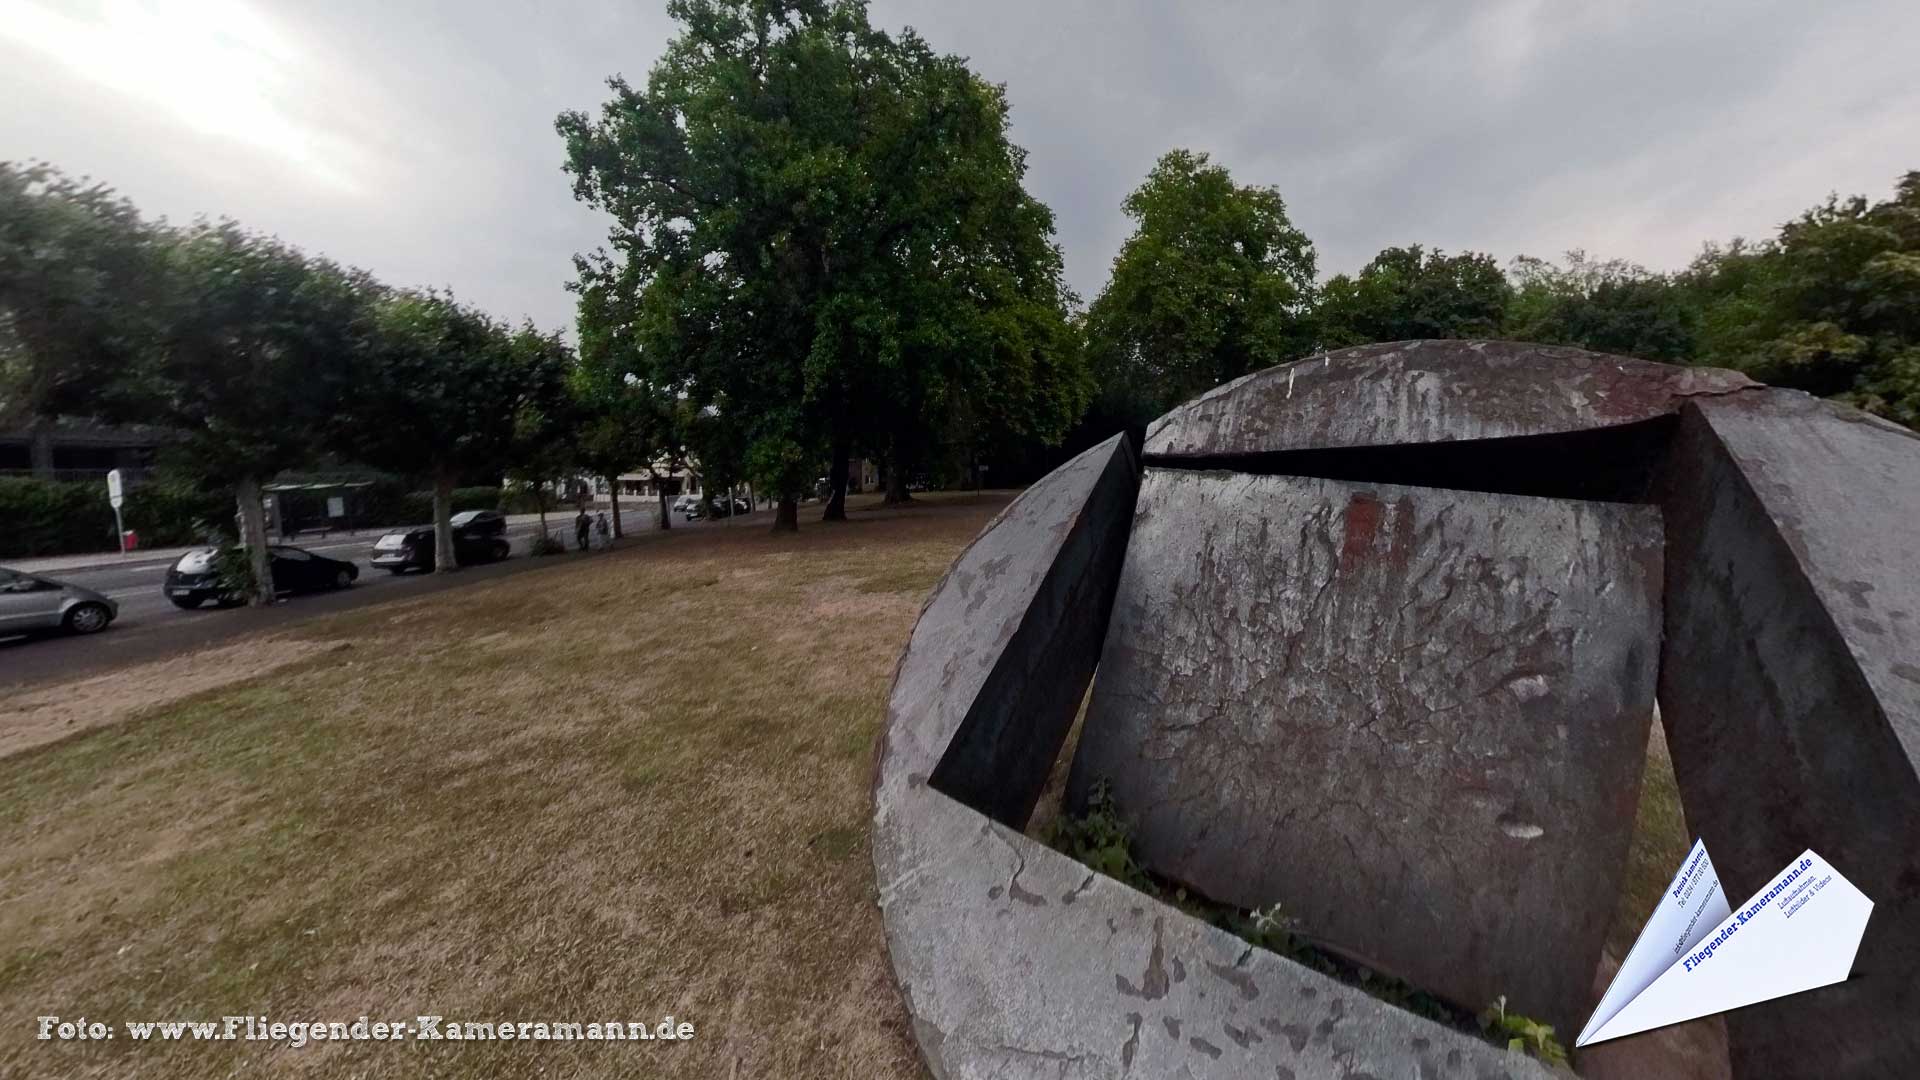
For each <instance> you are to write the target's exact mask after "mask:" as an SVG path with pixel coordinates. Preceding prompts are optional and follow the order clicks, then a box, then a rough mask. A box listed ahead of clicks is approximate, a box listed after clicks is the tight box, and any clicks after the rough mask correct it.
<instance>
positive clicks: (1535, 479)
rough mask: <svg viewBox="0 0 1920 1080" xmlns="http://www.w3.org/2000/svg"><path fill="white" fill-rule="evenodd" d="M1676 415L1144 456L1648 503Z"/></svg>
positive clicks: (1240, 468)
mask: <svg viewBox="0 0 1920 1080" xmlns="http://www.w3.org/2000/svg"><path fill="white" fill-rule="evenodd" d="M1674 428H1675V418H1674V417H1671V416H1662V417H1657V418H1655V419H1652V420H1642V421H1639V422H1638V423H1632V424H1621V425H1619V426H1616V427H1607V428H1594V429H1589V430H1586V431H1569V432H1558V433H1554V434H1549V435H1515V436H1511V437H1509V438H1503V439H1466V440H1461V441H1459V442H1433V443H1409V444H1404V445H1398V446H1342V447H1332V448H1326V449H1314V450H1274V451H1270V452H1267V453H1260V454H1210V455H1202V454H1147V455H1145V457H1144V459H1143V463H1144V464H1145V465H1147V466H1148V467H1150V468H1159V469H1193V470H1210V471H1214V470H1217V471H1226V472H1241V473H1257V474H1262V475H1269V476H1311V477H1318V478H1321V479H1326V480H1347V481H1353V482H1357V483H1368V484H1400V485H1404V486H1408V487H1427V488H1448V489H1452V490H1455V491H1485V492H1492V493H1495V494H1502V495H1535V496H1540V497H1544V498H1552V499H1584V500H1588V501H1593V502H1651V501H1653V499H1652V497H1651V494H1650V489H1651V486H1652V481H1653V478H1654V476H1655V474H1656V473H1657V472H1658V471H1659V468H1660V465H1661V463H1662V462H1663V461H1664V460H1665V458H1666V452H1667V445H1668V443H1669V442H1671V441H1672V438H1673V432H1674Z"/></svg>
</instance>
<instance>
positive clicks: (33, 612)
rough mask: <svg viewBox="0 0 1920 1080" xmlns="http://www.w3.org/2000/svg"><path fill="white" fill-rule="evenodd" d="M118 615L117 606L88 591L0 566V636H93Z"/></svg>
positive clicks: (118, 609) (90, 590)
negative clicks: (55, 633) (45, 633)
mask: <svg viewBox="0 0 1920 1080" xmlns="http://www.w3.org/2000/svg"><path fill="white" fill-rule="evenodd" d="M119 614H120V605H119V604H116V603H114V602H113V601H112V600H109V599H107V598H106V597H104V596H102V595H100V594H99V593H97V592H94V591H93V590H92V589H83V588H81V587H80V586H78V585H69V584H67V583H66V582H64V581H54V580H53V579H51V578H43V577H34V576H33V575H32V574H22V573H19V572H17V571H14V570H8V569H6V568H5V567H0V634H26V633H32V632H34V631H37V630H66V631H69V632H71V633H75V634H97V633H99V632H100V631H102V630H105V629H106V628H107V624H109V623H111V622H113V620H114V617H115V616H117V615H119Z"/></svg>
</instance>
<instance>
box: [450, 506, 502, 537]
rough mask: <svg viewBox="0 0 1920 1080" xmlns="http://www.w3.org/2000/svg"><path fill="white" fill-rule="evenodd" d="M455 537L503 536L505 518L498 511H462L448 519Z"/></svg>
mask: <svg viewBox="0 0 1920 1080" xmlns="http://www.w3.org/2000/svg"><path fill="white" fill-rule="evenodd" d="M448 523H449V524H451V525H452V526H453V533H454V535H455V536H459V535H461V534H465V535H467V536H505V535H507V517H506V515H505V514H502V513H500V512H499V511H498V510H463V511H461V512H460V513H458V514H455V515H453V517H451V518H449V519H448Z"/></svg>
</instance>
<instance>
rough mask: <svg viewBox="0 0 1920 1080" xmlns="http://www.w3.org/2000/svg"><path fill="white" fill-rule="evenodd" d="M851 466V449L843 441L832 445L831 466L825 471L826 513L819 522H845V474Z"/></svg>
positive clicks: (837, 441)
mask: <svg viewBox="0 0 1920 1080" xmlns="http://www.w3.org/2000/svg"><path fill="white" fill-rule="evenodd" d="M852 465H853V453H852V448H851V447H849V446H848V445H847V441H846V440H845V439H838V440H835V442H834V444H833V464H832V466H831V467H830V468H829V469H828V470H827V511H826V513H824V514H821V515H820V520H821V521H845V520H847V473H848V471H849V470H850V469H851V468H852Z"/></svg>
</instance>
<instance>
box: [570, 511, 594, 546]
mask: <svg viewBox="0 0 1920 1080" xmlns="http://www.w3.org/2000/svg"><path fill="white" fill-rule="evenodd" d="M592 528H593V519H591V518H589V517H587V508H586V507H584V506H583V507H581V508H580V513H579V514H577V515H575V516H574V519H573V542H574V543H576V544H578V545H580V550H581V551H585V550H587V532H588V530H590V529H592Z"/></svg>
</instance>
